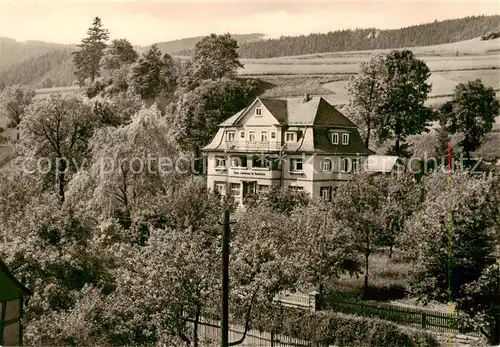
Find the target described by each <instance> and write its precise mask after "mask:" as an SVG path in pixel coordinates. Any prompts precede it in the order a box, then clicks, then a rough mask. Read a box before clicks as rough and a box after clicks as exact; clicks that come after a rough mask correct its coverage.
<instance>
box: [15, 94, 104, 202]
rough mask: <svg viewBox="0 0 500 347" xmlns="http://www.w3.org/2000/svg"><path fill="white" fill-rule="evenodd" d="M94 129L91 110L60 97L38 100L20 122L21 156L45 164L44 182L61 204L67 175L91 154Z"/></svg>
mask: <svg viewBox="0 0 500 347" xmlns="http://www.w3.org/2000/svg"><path fill="white" fill-rule="evenodd" d="M95 126H96V122H95V118H94V116H93V114H92V110H91V107H90V105H89V104H88V103H87V102H86V101H84V100H83V98H81V97H78V96H76V95H66V96H61V95H60V94H52V95H51V96H50V97H49V98H47V99H40V100H37V102H36V103H34V104H33V105H32V107H30V109H29V110H28V112H27V113H26V116H25V117H24V119H23V120H22V122H21V125H20V128H21V133H22V135H23V138H22V142H21V149H22V152H23V155H24V156H25V157H26V158H34V159H36V160H38V159H40V160H42V161H43V160H47V161H48V163H47V164H48V166H49V167H48V168H49V170H47V171H45V172H46V176H45V179H46V182H47V183H55V184H56V186H57V188H56V189H57V191H58V195H59V198H60V200H61V201H64V198H65V189H66V185H67V183H68V181H69V177H70V175H71V174H72V173H74V172H76V171H78V169H80V168H81V166H82V165H83V164H85V160H86V159H87V158H88V155H89V154H90V153H89V147H88V141H89V139H90V137H91V136H92V134H93V131H94V128H95Z"/></svg>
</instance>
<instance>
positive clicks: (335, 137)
mask: <svg viewBox="0 0 500 347" xmlns="http://www.w3.org/2000/svg"><path fill="white" fill-rule="evenodd" d="M330 136H331V138H332V144H333V145H338V144H339V134H337V133H331V134H330Z"/></svg>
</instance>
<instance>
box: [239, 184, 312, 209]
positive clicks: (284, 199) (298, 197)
mask: <svg viewBox="0 0 500 347" xmlns="http://www.w3.org/2000/svg"><path fill="white" fill-rule="evenodd" d="M310 202H311V198H310V196H308V194H307V193H305V192H301V191H293V190H291V189H288V188H283V187H281V186H278V185H273V186H271V187H270V188H269V191H267V192H265V193H264V194H261V195H257V194H255V195H253V196H252V195H249V197H248V198H247V200H246V201H245V204H246V205H249V206H263V207H265V208H267V209H271V210H273V211H275V212H278V213H282V214H285V215H287V216H290V215H291V214H292V213H293V212H294V211H295V210H296V209H301V208H304V207H306V206H307V205H308V204H309V203H310Z"/></svg>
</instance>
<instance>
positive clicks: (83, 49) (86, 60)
mask: <svg viewBox="0 0 500 347" xmlns="http://www.w3.org/2000/svg"><path fill="white" fill-rule="evenodd" d="M108 39H109V32H108V30H107V29H104V28H103V27H102V23H101V19H100V18H99V17H95V18H94V20H93V22H92V27H90V28H89V29H88V30H87V37H86V38H84V39H82V43H80V44H79V45H78V47H79V48H80V50H79V51H76V52H74V53H73V63H74V64H75V67H76V72H75V75H76V76H77V78H78V84H79V85H80V86H83V85H85V80H86V79H87V78H90V82H91V83H93V82H94V80H95V79H96V77H98V76H99V68H100V61H101V58H102V56H103V52H104V49H105V48H106V41H107V40H108Z"/></svg>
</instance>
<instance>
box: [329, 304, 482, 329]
mask: <svg viewBox="0 0 500 347" xmlns="http://www.w3.org/2000/svg"><path fill="white" fill-rule="evenodd" d="M328 309H331V310H333V311H336V312H342V313H346V314H353V315H357V316H365V317H372V318H379V319H383V320H388V321H391V322H394V323H397V324H402V325H408V326H412V327H415V328H421V329H430V330H435V331H441V332H452V333H456V334H467V335H471V336H481V334H480V333H478V332H474V331H471V332H464V331H462V329H460V327H459V325H458V320H457V316H456V315H455V314H452V315H451V316H450V315H448V314H446V313H443V312H437V311H428V310H422V309H418V308H407V307H401V306H396V305H390V304H378V303H367V302H357V301H344V300H338V299H332V300H329V302H328Z"/></svg>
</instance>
